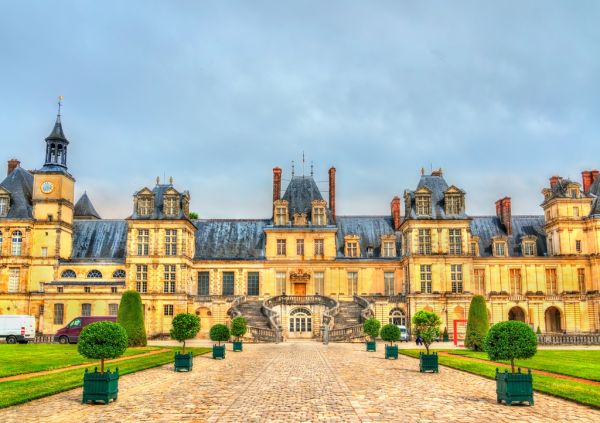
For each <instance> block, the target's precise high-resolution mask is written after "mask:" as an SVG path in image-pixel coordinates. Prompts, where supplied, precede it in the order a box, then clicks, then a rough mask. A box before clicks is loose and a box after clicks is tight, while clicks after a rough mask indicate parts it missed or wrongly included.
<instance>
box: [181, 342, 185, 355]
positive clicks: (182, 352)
mask: <svg viewBox="0 0 600 423" xmlns="http://www.w3.org/2000/svg"><path fill="white" fill-rule="evenodd" d="M181 354H185V339H184V340H183V351H181Z"/></svg>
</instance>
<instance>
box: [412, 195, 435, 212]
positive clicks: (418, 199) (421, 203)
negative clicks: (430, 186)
mask: <svg viewBox="0 0 600 423" xmlns="http://www.w3.org/2000/svg"><path fill="white" fill-rule="evenodd" d="M415 204H416V207H417V216H431V196H430V195H427V194H420V195H416V196H415Z"/></svg>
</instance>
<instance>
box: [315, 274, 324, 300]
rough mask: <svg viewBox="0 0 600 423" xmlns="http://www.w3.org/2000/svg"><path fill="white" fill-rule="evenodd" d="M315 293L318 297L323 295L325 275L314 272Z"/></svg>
mask: <svg viewBox="0 0 600 423" xmlns="http://www.w3.org/2000/svg"><path fill="white" fill-rule="evenodd" d="M314 278H315V292H316V293H317V294H320V295H325V273H324V272H315V273H314Z"/></svg>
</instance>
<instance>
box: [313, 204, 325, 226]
mask: <svg viewBox="0 0 600 423" xmlns="http://www.w3.org/2000/svg"><path fill="white" fill-rule="evenodd" d="M324 224H325V209H324V208H323V207H315V208H314V209H313V225H324Z"/></svg>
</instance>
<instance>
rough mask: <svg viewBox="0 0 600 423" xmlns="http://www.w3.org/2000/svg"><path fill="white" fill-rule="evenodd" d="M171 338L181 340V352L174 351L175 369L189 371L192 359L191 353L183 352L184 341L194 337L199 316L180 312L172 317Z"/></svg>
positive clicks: (196, 332)
mask: <svg viewBox="0 0 600 423" xmlns="http://www.w3.org/2000/svg"><path fill="white" fill-rule="evenodd" d="M172 325H173V327H172V328H171V332H170V335H171V338H173V339H175V340H177V341H179V342H183V348H182V349H181V353H178V352H175V371H176V372H178V371H181V370H185V371H188V372H189V371H191V370H192V366H193V363H194V361H193V360H192V353H191V352H190V353H187V354H186V353H185V341H186V340H188V339H192V338H194V337H195V336H196V335H197V334H198V332H199V331H200V317H198V316H196V315H195V314H192V313H180V314H178V315H177V316H175V317H174V318H173V322H172Z"/></svg>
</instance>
